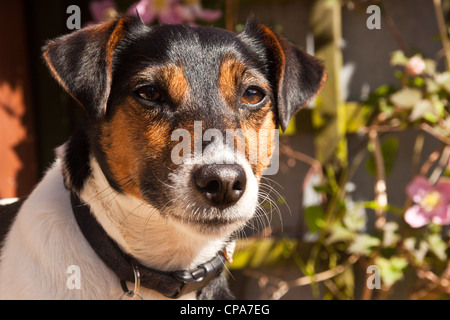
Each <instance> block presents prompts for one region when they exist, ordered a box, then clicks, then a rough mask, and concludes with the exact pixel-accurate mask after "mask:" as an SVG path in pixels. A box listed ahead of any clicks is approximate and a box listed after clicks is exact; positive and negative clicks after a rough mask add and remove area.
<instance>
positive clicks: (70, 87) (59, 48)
mask: <svg viewBox="0 0 450 320" xmlns="http://www.w3.org/2000/svg"><path fill="white" fill-rule="evenodd" d="M133 20H134V19H133V18H120V19H117V20H114V21H109V22H105V23H103V24H99V25H95V26H92V27H87V28H84V29H81V30H78V31H75V32H73V33H71V34H68V35H65V36H62V37H60V38H57V39H55V40H52V41H49V42H48V43H47V45H46V46H45V47H44V48H43V56H44V59H45V61H46V63H47V66H48V68H49V69H50V71H51V73H52V75H53V77H54V78H55V79H56V80H57V81H58V82H59V84H60V85H61V86H62V87H63V88H64V90H66V91H67V92H68V93H69V94H70V95H71V96H72V97H73V98H74V99H75V100H76V101H78V102H79V103H80V104H81V105H82V106H83V107H84V108H85V109H86V112H87V113H88V115H89V116H90V118H91V119H92V120H98V119H100V118H101V117H102V116H103V115H104V114H105V113H106V105H107V101H108V98H109V93H110V89H111V81H112V72H113V56H114V53H115V50H116V48H117V46H118V44H119V43H120V42H121V41H122V40H123V38H124V36H125V34H126V32H127V29H128V28H129V25H130V24H131V23H132V21H133Z"/></svg>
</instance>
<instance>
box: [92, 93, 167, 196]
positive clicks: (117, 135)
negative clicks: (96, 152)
mask: <svg viewBox="0 0 450 320" xmlns="http://www.w3.org/2000/svg"><path fill="white" fill-rule="evenodd" d="M168 141H170V128H169V126H168V125H166V124H164V122H163V121H156V120H155V119H154V116H152V115H151V114H149V113H147V112H145V110H144V109H143V108H142V106H140V105H137V104H136V103H135V102H134V100H133V99H132V98H129V99H127V101H126V102H125V103H124V104H123V105H122V106H117V111H116V112H115V114H114V115H113V117H112V119H111V121H109V122H108V123H105V124H104V125H103V128H102V138H101V141H100V143H101V146H102V149H103V151H104V152H105V154H106V161H107V163H108V166H109V168H110V170H111V173H112V174H113V176H114V179H115V181H116V182H117V183H118V184H119V185H120V187H121V188H122V190H124V191H125V192H126V193H129V194H131V195H134V196H135V197H137V198H139V199H142V195H141V191H140V189H139V174H140V172H141V171H142V170H143V168H144V167H145V166H146V165H148V163H149V161H155V162H160V161H162V160H160V159H158V157H159V156H160V155H161V154H162V153H163V150H164V149H165V148H167V143H168Z"/></svg>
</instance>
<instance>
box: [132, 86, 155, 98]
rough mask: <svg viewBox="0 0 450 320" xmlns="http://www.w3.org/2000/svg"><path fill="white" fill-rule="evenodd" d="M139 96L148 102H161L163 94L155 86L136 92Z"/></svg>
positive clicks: (142, 88)
mask: <svg viewBox="0 0 450 320" xmlns="http://www.w3.org/2000/svg"><path fill="white" fill-rule="evenodd" d="M136 93H137V95H138V96H139V97H141V98H142V99H145V100H147V101H159V100H161V93H159V91H158V89H157V88H156V87H154V86H145V87H141V88H139V89H138V90H137V91H136Z"/></svg>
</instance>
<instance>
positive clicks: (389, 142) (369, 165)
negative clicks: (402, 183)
mask: <svg viewBox="0 0 450 320" xmlns="http://www.w3.org/2000/svg"><path fill="white" fill-rule="evenodd" d="M398 144H399V142H398V139H397V138H396V137H390V138H387V139H386V140H384V141H383V143H382V144H381V153H382V156H383V161H384V171H385V174H386V176H389V174H390V173H391V172H392V169H393V167H394V164H395V159H396V157H397V151H398ZM366 169H367V171H368V172H369V173H370V174H372V175H373V176H376V173H377V172H376V166H375V157H374V155H373V154H371V156H370V157H369V159H368V160H367V162H366Z"/></svg>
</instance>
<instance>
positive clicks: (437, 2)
mask: <svg viewBox="0 0 450 320" xmlns="http://www.w3.org/2000/svg"><path fill="white" fill-rule="evenodd" d="M433 4H434V11H435V13H436V21H437V25H438V29H439V34H440V36H441V40H442V45H443V47H444V52H445V58H446V60H447V68H450V42H449V40H448V32H447V26H446V24H445V19H444V10H442V5H441V0H434V1H433Z"/></svg>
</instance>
